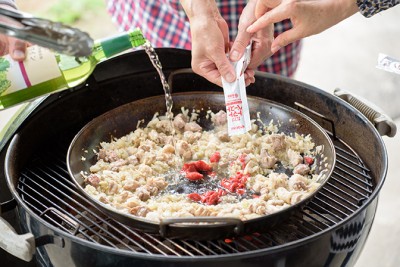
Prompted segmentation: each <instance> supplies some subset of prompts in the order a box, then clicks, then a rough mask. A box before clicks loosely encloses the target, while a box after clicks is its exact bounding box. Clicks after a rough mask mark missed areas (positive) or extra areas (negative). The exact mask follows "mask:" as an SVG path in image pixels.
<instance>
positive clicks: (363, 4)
mask: <svg viewBox="0 0 400 267" xmlns="http://www.w3.org/2000/svg"><path fill="white" fill-rule="evenodd" d="M399 3H400V0H357V5H358V8H359V9H360V13H361V14H362V15H363V16H365V17H367V18H369V17H372V16H373V15H375V14H377V13H379V12H381V11H384V10H386V9H388V8H391V7H394V6H395V5H397V4H399Z"/></svg>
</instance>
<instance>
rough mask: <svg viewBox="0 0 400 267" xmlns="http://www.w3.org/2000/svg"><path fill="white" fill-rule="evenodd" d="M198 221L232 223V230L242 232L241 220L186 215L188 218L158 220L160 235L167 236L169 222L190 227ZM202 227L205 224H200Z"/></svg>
mask: <svg viewBox="0 0 400 267" xmlns="http://www.w3.org/2000/svg"><path fill="white" fill-rule="evenodd" d="M198 223H209V224H211V223H218V224H223V225H234V226H235V228H234V230H233V232H234V233H235V234H237V235H240V234H241V233H242V232H243V229H244V225H243V221H242V220H240V219H238V218H232V217H188V218H167V219H163V220H161V221H160V235H161V236H162V237H168V227H169V226H170V225H171V224H190V226H191V227H196V225H198ZM201 226H202V227H204V226H206V225H204V224H203V225H201Z"/></svg>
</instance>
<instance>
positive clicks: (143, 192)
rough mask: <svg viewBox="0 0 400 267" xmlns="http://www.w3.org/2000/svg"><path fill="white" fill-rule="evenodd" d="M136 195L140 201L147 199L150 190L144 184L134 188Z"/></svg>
mask: <svg viewBox="0 0 400 267" xmlns="http://www.w3.org/2000/svg"><path fill="white" fill-rule="evenodd" d="M136 195H137V197H138V198H139V199H140V200H141V201H147V200H148V199H149V198H150V192H149V191H148V190H147V187H146V186H141V187H139V188H137V189H136Z"/></svg>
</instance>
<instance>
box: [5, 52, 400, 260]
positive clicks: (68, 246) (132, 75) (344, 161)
mask: <svg viewBox="0 0 400 267" xmlns="http://www.w3.org/2000/svg"><path fill="white" fill-rule="evenodd" d="M157 53H158V54H159V57H160V60H161V62H162V63H163V70H164V72H165V73H166V75H167V76H168V77H169V80H170V84H171V86H172V92H173V93H175V92H187V91H202V92H204V93H205V94H206V93H207V92H210V91H219V90H221V89H220V88H219V87H217V86H215V85H213V84H210V83H209V82H207V81H206V80H205V79H204V78H202V77H199V76H197V75H195V74H194V73H193V72H191V71H190V70H188V68H189V67H190V60H191V58H190V52H189V51H186V50H179V49H167V48H165V49H158V50H157ZM247 92H248V95H253V96H257V97H261V98H265V99H269V100H272V101H275V102H278V103H281V104H283V105H287V106H289V107H292V108H295V109H297V110H299V111H300V112H302V113H304V114H306V115H307V116H309V117H311V118H312V119H313V120H315V121H316V122H317V123H318V124H319V125H320V126H321V127H323V129H324V130H325V131H326V132H327V134H328V135H329V137H330V138H331V139H332V142H333V143H334V146H335V151H336V165H335V168H334V171H333V174H332V175H331V177H330V179H329V181H328V182H327V184H325V185H324V187H323V188H322V189H321V190H320V191H319V192H318V194H317V195H316V196H315V197H314V198H313V199H312V200H311V201H310V202H309V203H308V204H307V205H306V206H305V207H304V208H303V209H302V210H301V211H299V212H297V213H295V214H293V215H292V216H291V217H290V218H288V219H287V220H285V221H284V222H283V223H281V224H279V225H277V226H275V227H274V228H273V229H271V230H268V231H266V232H254V233H251V234H247V235H243V236H239V237H232V238H223V239H215V240H204V241H198V240H183V239H173V240H172V239H169V238H165V237H163V236H161V235H158V234H149V233H144V232H141V231H138V230H135V229H132V228H131V227H129V226H127V225H125V224H123V223H121V222H119V221H117V220H115V219H113V218H110V217H108V216H107V215H106V214H105V213H103V212H102V211H101V210H99V209H98V207H96V206H95V205H93V204H92V203H91V202H90V201H88V199H87V198H85V197H84V196H83V195H82V194H81V193H80V192H79V191H78V190H77V188H76V187H75V185H74V184H73V183H72V181H71V178H70V177H69V174H68V171H67V169H66V162H65V161H66V151H67V149H68V145H69V143H70V142H71V140H72V139H73V137H74V135H75V134H76V133H77V132H78V131H79V130H80V129H81V128H82V127H83V126H84V125H85V124H86V123H87V122H89V121H90V120H92V119H93V118H95V117H97V116H99V115H101V114H103V113H105V112H106V111H108V110H111V109H113V108H115V107H118V106H121V105H123V104H126V103H129V102H132V101H135V100H138V99H143V98H146V97H151V96H156V95H162V94H163V90H162V87H161V82H160V80H159V77H158V75H157V73H156V71H155V69H154V68H153V66H152V65H151V63H150V61H149V60H148V58H147V55H146V54H145V53H144V52H143V51H136V52H132V53H127V54H124V55H121V56H118V57H115V58H113V59H110V60H108V61H106V62H104V63H101V64H100V65H99V66H98V67H97V68H96V70H95V71H94V73H93V74H92V75H91V76H90V78H89V79H88V80H87V83H86V84H84V85H81V86H78V87H76V88H73V89H71V90H68V91H63V92H60V93H57V94H53V95H51V96H49V97H47V98H46V99H42V100H39V101H36V102H35V103H33V104H31V105H29V106H28V107H27V108H26V109H25V110H24V111H23V112H22V113H20V115H19V116H20V117H19V119H18V118H17V122H18V121H20V122H21V124H20V125H17V123H15V124H14V125H11V127H10V128H9V131H8V133H7V134H6V138H4V139H3V140H2V143H1V151H0V159H1V160H0V162H1V163H2V164H4V170H3V171H1V173H0V180H1V190H3V191H4V190H5V189H8V190H6V191H7V193H5V194H2V199H1V201H2V203H1V215H2V217H3V218H10V219H9V220H10V221H11V220H14V223H13V224H12V226H13V227H15V228H17V229H18V232H19V233H20V234H24V235H14V234H13V233H12V232H11V233H10V235H11V238H15V240H17V238H18V240H20V242H19V243H18V246H19V248H18V251H19V253H18V257H20V258H23V259H24V260H25V261H27V262H28V263H26V264H25V263H23V262H19V263H20V264H25V266H28V265H30V266H57V267H58V266H188V265H189V264H190V265H191V266H204V265H206V266H220V265H221V264H227V266H228V265H229V266H232V267H234V266H296V267H297V266H353V265H354V264H355V262H356V260H357V258H358V256H359V255H360V253H361V251H362V248H363V246H364V244H365V242H366V240H367V237H368V234H369V231H370V229H371V226H372V223H373V220H374V216H375V212H376V207H377V201H378V195H379V191H380V189H381V187H382V185H383V183H384V180H385V176H386V172H387V166H388V163H387V161H388V159H387V153H386V149H385V146H384V144H383V141H382V138H381V135H388V136H393V135H394V134H395V133H396V127H395V125H394V124H393V122H392V121H391V120H390V119H389V118H387V117H386V116H384V115H382V114H380V113H378V112H376V111H374V110H373V109H371V108H370V107H368V106H365V105H362V103H361V102H360V101H358V100H357V99H356V98H354V97H352V96H350V95H348V94H345V93H343V91H340V90H337V91H336V92H335V94H336V95H337V96H335V95H332V94H329V93H327V92H324V91H322V90H320V89H318V88H315V87H313V86H310V85H307V84H304V83H300V82H297V81H294V80H291V79H288V78H284V77H280V76H276V75H273V74H267V73H257V74H256V82H255V84H253V85H251V86H249V87H248V89H247ZM338 96H340V97H338ZM343 99H345V100H346V101H345V100H343ZM348 102H351V103H353V105H354V106H353V105H351V104H349V103H348ZM356 107H358V108H359V109H360V110H362V111H363V112H364V114H365V115H364V114H363V113H362V112H360V111H359V110H358V109H357V108H356ZM371 151H373V155H371ZM8 191H9V192H8ZM14 215H15V216H14ZM1 226H2V228H3V227H4V228H5V229H7V231H9V230H8V227H7V225H3V224H2V225H1ZM1 241H2V242H3V243H4V241H3V240H1ZM10 244H11V243H10ZM21 266H24V265H21Z"/></svg>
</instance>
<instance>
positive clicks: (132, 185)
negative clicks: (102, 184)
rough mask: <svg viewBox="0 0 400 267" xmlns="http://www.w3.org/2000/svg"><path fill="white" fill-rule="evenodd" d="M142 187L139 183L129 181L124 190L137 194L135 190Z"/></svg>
mask: <svg viewBox="0 0 400 267" xmlns="http://www.w3.org/2000/svg"><path fill="white" fill-rule="evenodd" d="M139 186H140V184H139V183H138V182H137V181H127V182H126V183H125V184H124V185H123V187H122V188H123V189H124V190H127V191H131V192H135V190H136V189H137V188H138V187H139Z"/></svg>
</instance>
